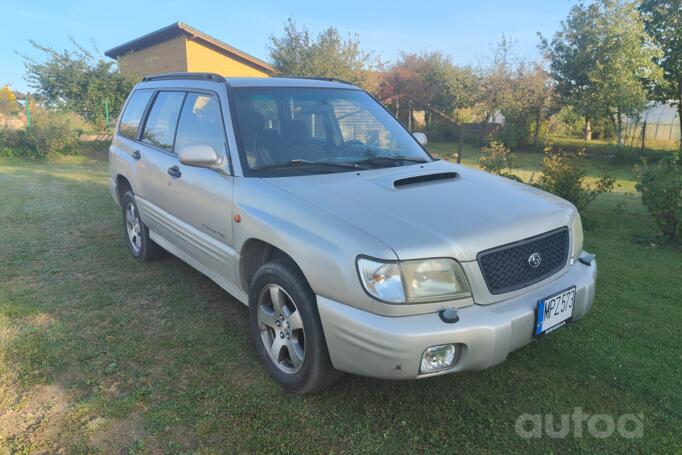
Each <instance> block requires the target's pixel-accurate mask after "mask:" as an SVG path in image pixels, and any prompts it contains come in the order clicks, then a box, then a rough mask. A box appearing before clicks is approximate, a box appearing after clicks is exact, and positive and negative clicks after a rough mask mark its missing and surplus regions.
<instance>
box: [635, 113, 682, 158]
mask: <svg viewBox="0 0 682 455" xmlns="http://www.w3.org/2000/svg"><path fill="white" fill-rule="evenodd" d="M624 129H625V143H626V144H627V145H631V146H640V147H641V146H642V145H643V146H644V147H653V148H656V147H666V148H676V147H677V146H678V144H679V142H680V117H679V114H678V113H677V110H676V109H675V108H673V107H671V106H669V105H664V104H659V105H655V106H652V107H651V108H649V109H648V110H646V111H645V112H644V113H643V114H642V116H641V117H640V118H639V119H628V120H626V122H625V128H624Z"/></svg>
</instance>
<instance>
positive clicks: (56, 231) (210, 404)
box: [0, 144, 682, 454]
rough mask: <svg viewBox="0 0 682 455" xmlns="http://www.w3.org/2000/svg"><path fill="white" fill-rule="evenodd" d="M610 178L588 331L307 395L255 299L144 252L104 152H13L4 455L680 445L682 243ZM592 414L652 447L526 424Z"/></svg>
mask: <svg viewBox="0 0 682 455" xmlns="http://www.w3.org/2000/svg"><path fill="white" fill-rule="evenodd" d="M433 148H434V150H436V151H438V152H439V153H443V154H444V153H445V152H446V151H447V150H453V151H454V150H455V148H456V146H455V145H438V144H436V145H434V146H433ZM538 158H539V156H537V155H536V156H532V155H523V156H522V165H523V166H524V167H525V168H526V169H525V171H524V172H526V173H528V174H530V173H531V172H532V170H533V166H536V165H537V161H538ZM476 160H477V152H476V151H475V150H474V149H467V150H465V155H464V162H465V164H475V163H476ZM611 171H612V172H613V173H614V175H617V176H618V178H619V181H620V182H621V183H622V185H621V187H620V188H619V189H618V191H617V192H615V193H613V194H610V195H606V196H602V197H601V198H599V199H598V200H597V201H596V202H595V203H594V205H593V206H591V207H590V209H589V210H588V212H587V213H586V214H584V219H585V225H586V226H587V228H588V230H586V233H585V245H586V248H587V249H588V250H589V251H592V252H595V253H596V254H597V256H598V260H599V268H600V270H599V282H598V286H597V297H596V302H595V305H594V309H593V311H592V312H591V313H590V314H589V315H588V316H587V317H586V318H585V319H583V320H582V321H581V322H580V323H578V324H573V325H570V326H567V327H564V328H562V329H561V330H559V331H557V332H555V333H553V334H551V335H550V336H547V337H546V338H544V339H541V340H539V341H538V342H534V343H531V344H530V345H528V346H525V347H524V348H522V349H520V350H518V351H516V352H514V353H512V354H511V355H510V356H509V359H508V360H507V362H505V363H504V364H502V365H500V366H497V367H495V368H492V369H490V370H487V371H482V372H475V373H466V374H460V375H450V376H443V377H438V378H433V379H428V380H420V381H410V382H391V381H380V380H374V379H366V378H360V377H353V376H345V377H344V378H343V379H342V380H341V381H340V382H339V383H338V384H337V385H335V386H334V387H333V388H331V389H330V390H328V391H326V392H324V393H321V394H318V395H314V396H308V397H298V396H293V395H288V394H286V393H284V392H283V391H282V390H281V389H280V388H279V387H278V386H277V385H276V384H275V383H273V381H271V380H270V379H269V377H268V376H267V375H266V373H265V371H264V369H263V368H262V367H261V365H260V363H259V362H258V360H257V357H256V354H255V352H254V350H253V349H252V347H251V343H250V340H249V336H248V326H247V311H246V308H245V307H244V306H243V305H241V304H240V303H238V302H237V301H236V300H235V299H233V298H231V297H230V296H229V295H228V294H226V293H225V292H223V291H222V290H221V289H220V288H219V287H218V286H217V285H215V284H214V283H213V282H211V281H210V280H209V279H208V278H205V277H204V276H202V275H201V274H199V273H198V272H196V271H194V270H193V269H191V268H190V267H189V266H187V265H185V264H184V263H182V262H181V261H179V260H177V259H175V258H173V257H167V258H165V259H162V260H160V261H157V262H154V263H148V264H140V263H138V262H136V261H135V260H134V259H133V258H132V257H131V256H130V254H129V253H128V251H127V249H126V247H125V245H124V243H123V239H122V234H121V219H120V218H121V216H120V213H119V210H118V208H117V207H116V206H115V204H114V202H113V201H112V200H111V197H110V195H109V193H108V190H107V187H106V176H107V163H106V161H105V158H104V154H103V153H102V152H101V151H100V152H98V153H94V154H90V155H89V156H88V157H66V158H55V159H51V160H49V161H45V162H32V161H22V160H16V159H15V160H9V159H2V160H0V227H1V230H0V277H2V278H1V279H0V453H29V452H48V453H56V452H58V451H59V450H60V449H61V450H62V451H63V453H79V452H88V453H89V452H104V453H147V452H151V453H161V452H176V453H177V452H183V453H190V452H191V453H195V452H202V453H215V452H230V453H233V452H248V453H253V452H257V451H259V452H289V453H302V452H312V453H343V452H345V453H358V452H383V453H390V454H396V453H413V452H444V453H452V452H455V451H458V452H479V453H492V452H497V451H505V452H506V451H515V452H540V453H551V452H560V451H562V452H563V451H571V452H594V451H609V452H621V453H622V452H656V453H673V452H677V453H681V451H682V434H681V433H680V428H681V427H682V368H681V365H682V348H681V340H682V337H681V336H680V321H681V320H682V287H681V285H680V278H681V277H682V251H680V250H679V249H672V248H661V247H656V246H651V244H650V242H649V241H648V240H647V239H649V238H652V237H653V233H652V231H651V229H650V227H649V223H650V221H649V217H648V215H647V214H646V212H645V211H644V210H643V208H642V206H641V204H640V202H639V198H638V197H637V196H636V195H634V194H632V192H631V190H632V182H631V174H630V171H629V168H627V167H623V168H617V167H616V168H612V169H611ZM443 197H449V196H448V195H444V196H443ZM451 197H462V196H461V195H452V196H451ZM575 408H582V412H583V413H584V414H608V415H610V416H612V417H614V418H617V417H618V416H620V415H622V414H625V413H633V414H641V415H642V416H643V422H644V437H643V438H641V439H625V438H623V437H621V436H620V435H619V434H618V433H616V434H614V435H613V436H611V437H609V438H606V439H597V438H594V437H592V436H589V434H588V433H587V430H586V427H583V437H581V438H578V437H575V436H574V433H573V431H571V433H569V435H568V436H567V437H565V438H563V439H552V438H549V437H547V436H543V437H542V438H539V439H524V438H521V437H520V436H519V435H518V434H517V433H516V431H515V427H514V425H515V422H516V420H517V418H518V417H519V416H520V415H521V414H527V413H528V414H551V415H553V416H555V417H554V418H555V421H556V422H558V421H559V418H560V415H562V414H572V413H573V412H574V409H575ZM571 428H573V427H571Z"/></svg>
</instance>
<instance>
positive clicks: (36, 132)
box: [0, 112, 80, 158]
mask: <svg viewBox="0 0 682 455" xmlns="http://www.w3.org/2000/svg"><path fill="white" fill-rule="evenodd" d="M79 136H80V131H79V130H76V129H74V128H72V126H71V123H70V122H69V120H68V119H67V118H65V117H64V116H63V115H61V114H57V113H48V112H38V113H36V114H35V116H34V118H33V122H32V124H31V127H30V128H26V129H11V128H1V129H0V150H1V151H2V154H3V155H5V156H7V155H12V156H30V157H34V158H44V157H46V156H48V155H50V154H60V155H76V154H78V138H79Z"/></svg>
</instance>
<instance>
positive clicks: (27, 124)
mask: <svg viewBox="0 0 682 455" xmlns="http://www.w3.org/2000/svg"><path fill="white" fill-rule="evenodd" d="M30 127H31V108H30V107H29V98H28V93H27V94H26V128H30Z"/></svg>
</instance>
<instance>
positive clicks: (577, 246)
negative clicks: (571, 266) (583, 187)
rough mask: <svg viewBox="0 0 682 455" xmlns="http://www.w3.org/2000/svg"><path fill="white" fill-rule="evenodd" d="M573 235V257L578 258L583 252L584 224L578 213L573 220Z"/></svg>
mask: <svg viewBox="0 0 682 455" xmlns="http://www.w3.org/2000/svg"><path fill="white" fill-rule="evenodd" d="M571 233H572V235H573V247H572V248H571V257H572V258H574V259H575V258H577V257H578V256H579V255H580V253H582V251H583V222H582V221H581V220H580V214H579V213H577V214H576V216H575V218H573V226H571Z"/></svg>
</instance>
